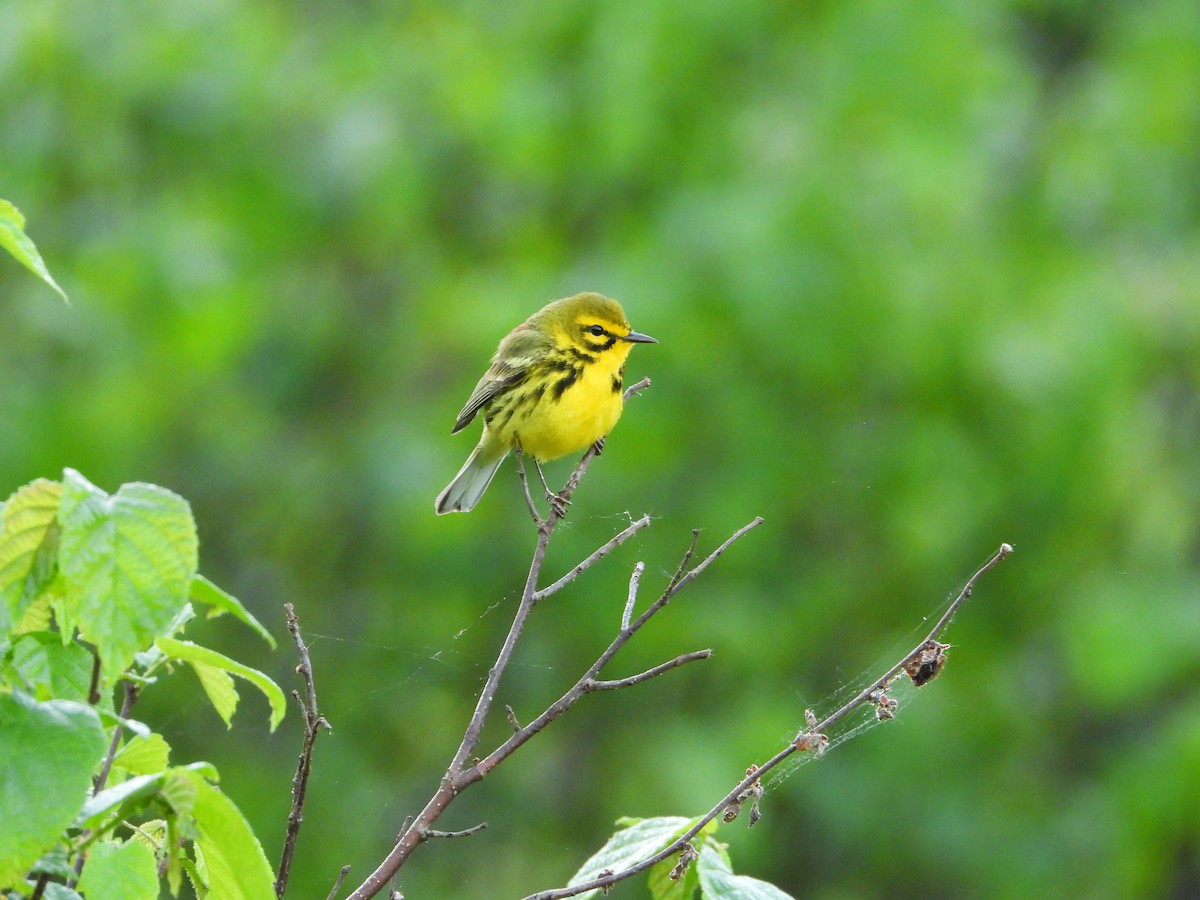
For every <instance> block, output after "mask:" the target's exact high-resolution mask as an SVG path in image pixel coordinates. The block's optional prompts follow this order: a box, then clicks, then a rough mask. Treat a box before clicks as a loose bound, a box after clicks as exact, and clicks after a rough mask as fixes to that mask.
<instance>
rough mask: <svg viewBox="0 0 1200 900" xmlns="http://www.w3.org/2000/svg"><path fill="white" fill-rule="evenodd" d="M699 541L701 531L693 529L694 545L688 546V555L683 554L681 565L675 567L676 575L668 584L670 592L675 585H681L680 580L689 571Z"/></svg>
mask: <svg viewBox="0 0 1200 900" xmlns="http://www.w3.org/2000/svg"><path fill="white" fill-rule="evenodd" d="M699 541H700V529H699V528H693V529H692V543H691V544H689V545H688V548H687V553H685V554H683V559H681V560H680V561H679V565H678V566H676V567H675V574H673V575H672V576H671V580H670V581H669V582H668V583H667V590H668V591H669V590H671V588H673V587H675V585H677V584H679V579H680V578H682V577H683V575H684V573H685V572H686V571H687V566H688V563H690V562H691V561H692V556H693V555H694V554H695V552H696V544H697V543H699Z"/></svg>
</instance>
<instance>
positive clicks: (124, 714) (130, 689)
mask: <svg viewBox="0 0 1200 900" xmlns="http://www.w3.org/2000/svg"><path fill="white" fill-rule="evenodd" d="M95 658H96V660H97V664H98V662H99V659H100V657H99V656H96V657H95ZM121 684H122V685H123V686H124V688H125V697H124V699H123V700H122V701H121V714H120V719H121V721H119V722H117V724H116V726H115V727H114V729H113V736H112V740H111V741H109V742H108V753H107V754H105V756H104V762H103V763H102V764H101V766H100V773H99V774H98V775H97V776H96V777H95V779H93V781H92V796H95V795H96V794H99V793H100V792H101V791H102V790H104V786H105V785H106V784H108V776H109V774H110V773H111V772H112V767H113V760H115V759H116V758H117V750H118V749H119V748H120V746H121V733H122V732H121V729H122V728H123V727H124V726H123V724H122V722H123V721H124V720H125V719H128V718H129V714H130V713H131V712H132V711H133V706H134V704H135V703H137V702H138V697H139V696H140V695H141V692H142V686H141V685H140V684H138V683H137V682H136V681H133V680H131V679H129V678H126V679H125V680H124V681H122V682H121ZM93 692H94V688H93ZM96 697H97V700H99V694H97V695H96ZM90 835H91V830H90V829H88V830H85V831H84V832H83V834H81V835H80V843H81V844H83V843H87V842H88V837H89V836H90ZM85 861H86V857H85V856H84V854H83V853H80V854H79V856H78V857H77V858H76V859H75V869H74V872H75V874H74V876H73V877H71V878H70V879H68V880H67V887H69V888H74V887H75V884H76V882H77V881H78V880H79V876H80V875H81V874H82V873H83V864H84V862H85Z"/></svg>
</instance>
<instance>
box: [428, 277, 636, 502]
mask: <svg viewBox="0 0 1200 900" xmlns="http://www.w3.org/2000/svg"><path fill="white" fill-rule="evenodd" d="M636 343H649V344H655V343H658V342H657V341H656V340H655V339H654V338H652V337H650V336H649V335H645V334H639V333H638V332H636V331H633V330H632V329H630V327H629V322H628V321H627V320H626V318H625V312H624V310H622V309H621V304H619V303H618V302H617V301H616V300H612V299H610V298H608V297H605V296H603V295H602V294H594V293H586V294H576V295H575V296H573V297H567V298H565V299H563V300H555V301H554V302H553V303H550V304H548V305H546V306H544V307H542V308H541V309H540V310H538V311H537V312H536V313H534V314H533V315H532V316H530V317H529V318H528V319H527V320H526V321H525V322H524V323H522V324H521V325H518V326H517V327H516V328H514V329H513V330H512V331H510V332H509V333H508V336H507V337H505V338H504V340H502V341H501V342H500V346H499V347H497V348H496V353H495V355H494V356H492V364H491V365H490V366H489V367H488V370H487V371H486V372H484V373H483V377H482V378H481V379H479V384H477V385H476V386H475V390H474V391H472V392H471V396H470V398H469V399H468V400H467V403H466V405H465V406H464V407H463V408H462V412H460V413H459V414H458V419H457V420H456V421H455V423H454V428H453V429H452V430H451V432H450V433H451V434H455V433H457V432H459V431H461V430H462V429H464V428H466V427H467V425H468V424H469V423H470V421H471V420H472V419H474V418H475V414H476V413H478V412H479V411H480V410H483V436H482V437H481V438H480V439H479V443H478V444H477V445H476V447H475V449H474V450H473V451H472V452H471V455H470V457H468V458H467V462H466V464H465V465H464V466H463V467H462V469H460V470H459V473H458V474H457V475H455V476H454V480H453V481H451V482H450V484H449V485H447V487H446V489H445V490H444V491H442V492H441V493H440V494H438V498H437V502H436V504H435V509H436V510H437V512H438V513H439V514H441V513H448V512H467V511H468V510H470V509H473V508H474V507H475V504H476V503H478V502H479V498H480V497H482V496H483V492H484V491H485V490H487V486H488V485H489V484H491V481H492V476H494V475H495V474H496V469H498V468H499V467H500V463H502V462H504V458H505V457H506V456H508V454H509V453H510V452H512V451H513V450H514V449H516V448H517V447H519V448H520V449H521V451H522V452H523V453H528V454H529V455H530V456H532V457H533V458H534V460H535V461H537V462H546V461H547V460H551V459H557V458H558V457H560V456H565V455H566V454H568V453H572V452H574V451H576V450H582V449H584V448H585V447H587V446H589V445H591V444H594V443H596V442H598V441H601V440H603V438H604V436H605V435H606V434H608V432H609V431H611V430H612V427H613V426H614V425H616V424H617V419H619V418H621V408H622V407H623V406H624V397H623V395H622V382H621V379H622V376H623V374H624V371H625V358H626V357H627V356H628V355H629V351H630V349H631V348H632V347H633V345H634V344H636ZM539 472H540V469H539Z"/></svg>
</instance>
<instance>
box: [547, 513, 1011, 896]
mask: <svg viewBox="0 0 1200 900" xmlns="http://www.w3.org/2000/svg"><path fill="white" fill-rule="evenodd" d="M757 521H758V520H756V522H757ZM756 522H755V523H751V526H747V528H749V527H752V526H753V525H754V524H756ZM745 530H746V529H742V531H741V532H739V533H744V532H745ZM736 536H737V535H735V537H736ZM731 540H732V538H731ZM728 543H729V542H728V541H727V542H726V544H723V545H722V548H723V547H724V546H726V545H727V544H728ZM722 548H718V550H720V549H722ZM1012 552H1013V548H1012V545H1011V544H1007V543H1006V544H1001V545H1000V548H999V549H998V550H997V551H996V552H995V553H994V554H992V556H991V558H989V559H988V561H987V562H986V563H984V564H983V565H982V566H980V568H979V569H978V570H977V571H976V572H975V574H974V575H972V576H971V577H970V578H969V579H968V580H967V583H966V584H965V585H964V586H963V588H962V590H961V591H960V592H959V594H958V596H957V597H956V598H955V599H954V601H953V602H952V603H951V604H950V606H949V607H948V608H947V609H946V612H945V613H944V614H943V615H942V617H941V618H940V619H938V621H937V623H936V624H935V625H934V626H933V628H932V629H931V630H930V632H929V634H928V635H927V636H926V637H925V639H924V640H923V641H921V643H920V644H918V645H917V646H916V647H915V648H913V650H912V651H911V652H910V653H908V654H907V655H905V656H904V658H903V659H901V660H900V661H899V662H898V663H896V665H894V666H892V667H891V668H890V669H889V670H888V671H887V673H885V674H884V675H883V676H881V677H880V678H877V679H876V680H875V681H874V682H872V684H871V685H870V686H869V687H867V688H865V689H864V690H863V691H861V692H860V693H859V694H858V695H857V696H855V697H854V699H853V700H851V701H850V702H849V703H846V704H845V705H844V706H842V707H841V708H840V709H838V710H837V711H836V712H834V713H833V714H832V715H830V716H828V717H826V718H825V719H824V720H823V721H820V722H810V723H809V724H808V727H807V728H806V729H805V730H804V731H802V732H800V733H799V734H798V735H796V738H795V739H794V740H793V741H792V743H790V744H788V746H786V747H784V748H783V749H782V750H780V751H779V752H778V753H776V754H775V755H774V756H772V757H771V758H770V759H768V760H767V761H766V762H765V763H763V764H762V765H761V766H757V767H751V768H750V769H749V770H748V771H747V773H746V777H745V778H743V779H742V780H741V781H739V782H738V783H737V785H736V786H735V787H734V788H733V790H731V791H730V792H729V793H727V794H726V795H725V796H724V797H722V798H721V799H720V800H719V801H717V803H716V805H715V806H713V807H712V809H710V810H709V811H708V812H706V813H705V814H704V815H702V816H701V817H700V818H699V819H697V820H696V821H695V822H694V823H693V824H692V826H691V827H690V828H688V830H687V831H685V832H684V833H683V834H681V835H680V836H679V837H678V838H676V839H675V840H674V841H672V842H671V843H670V844H668V845H667V846H666V847H664V848H663V849H662V850H660V851H658V852H657V853H655V854H654V855H653V856H650V857H647V858H646V859H644V860H642V861H641V862H639V863H637V864H635V865H632V866H630V867H629V868H627V869H623V870H621V871H619V872H610V873H608V874H605V875H603V876H602V877H600V878H595V879H593V880H591V881H588V882H584V883H581V884H577V885H573V886H572V887H566V888H558V889H556V890H551V891H540V892H538V893H536V894H530V895H529V896H527V897H525V898H524V900H562V898H565V897H574V896H575V895H577V894H582V893H584V892H586V891H591V890H603V889H605V888H607V887H608V886H609V885H613V884H616V883H617V882H619V881H624V880H625V879H627V878H632V877H633V876H634V875H637V874H639V873H641V872H645V871H647V870H648V869H650V868H651V867H652V866H655V865H657V864H658V863H660V862H662V861H663V860H664V859H667V858H669V857H671V856H674V855H675V854H676V853H678V852H680V850H681V849H683V848H684V847H685V846H686V845H687V844H688V843H689V842H690V841H691V840H692V838H694V837H695V836H696V835H697V834H699V833H700V830H701V829H702V828H704V826H705V825H707V824H708V823H709V822H711V821H712V820H713V819H715V818H716V817H717V816H719V815H721V814H722V813H723V812H724V811H725V810H726V809H728V808H729V807H730V805H731V804H736V803H738V802H739V798H744V797H748V796H750V795H751V794H752V793H753V791H754V785H755V784H756V783H757V782H758V779H759V778H760V777H761V776H763V775H765V774H766V773H767V772H769V771H771V770H772V769H774V768H775V767H776V766H778V765H779V764H780V763H782V762H783V761H784V760H785V759H787V758H788V757H789V756H791V755H792V754H793V753H796V752H798V751H813V752H814V753H816V754H818V755H819V754H820V753H822V752H823V750H824V747H825V746H826V741H825V735H824V732H825V731H827V730H828V729H829V728H830V727H831V726H832V725H834V724H836V723H837V722H838V721H840V720H841V719H843V718H845V717H846V716H847V715H849V714H850V713H851V712H852V711H853V710H855V709H857V708H858V707H859V706H861V705H862V704H864V703H867V702H873V701H872V697H873V696H877V693H876V692H878V691H879V690H881V689H882V688H884V687H886V686H887V685H888V684H890V683H891V682H892V681H893V680H894V679H895V678H896V677H898V676H899V674H900V673H901V672H902V671H904V670H905V668H906V667H908V666H910V665H911V664H912V663H913V662H914V661H916V660H919V659H920V658H921V657H922V654H923V653H926V652H927V651H928V649H929V646H930V644H931V643H936V642H937V639H938V638H939V637H940V636H941V634H942V632H943V631H944V630H945V629H946V626H948V625H949V624H950V621H951V620H952V619H953V618H954V614H955V612H957V610H958V608H959V607H960V606H961V605H962V603H963V601H965V600H966V599H967V598H968V597H970V596H971V592H972V591H973V590H974V587H975V582H976V581H978V580H979V578H980V577H982V576H983V575H984V574H985V573H986V572H988V571H989V570H990V569H992V568H993V567H995V566H996V565H997V564H998V563H1000V562H1001V561H1002V560H1004V559H1005V558H1007V557H1008V555H1009V554H1011V553H1012ZM713 556H714V555H713V554H710V555H709V559H712V558H713ZM709 559H706V560H705V561H704V562H703V563H701V564H700V565H699V566H697V567H696V568H695V569H693V570H692V571H691V572H689V573H688V574H687V575H685V576H684V577H683V578H681V579H680V581H679V583H680V585H681V586H682V585H683V584H685V583H686V582H687V581H688V580H690V578H691V576H693V575H695V574H696V573H698V572H699V571H701V570H702V568H703V567H704V565H705V564H706V563H707V562H708V561H709ZM664 596H665V595H664ZM639 621H641V620H640V619H639ZM634 624H635V626H636V625H637V623H636V622H635V623H634ZM812 718H813V719H815V716H814V717H812Z"/></svg>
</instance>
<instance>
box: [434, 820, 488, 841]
mask: <svg viewBox="0 0 1200 900" xmlns="http://www.w3.org/2000/svg"><path fill="white" fill-rule="evenodd" d="M487 827H488V826H487V822H480V823H479V824H478V825H472V826H471V827H470V828H464V829H463V830H462V831H434V830H433V829H432V828H426V829H424V830H423V831H422V832H421V840H423V841H428V840H432V839H433V838H459V837H470V836H471V835H473V834H475V833H476V832H479V831H483V829H485V828H487Z"/></svg>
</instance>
